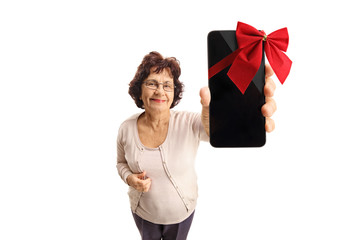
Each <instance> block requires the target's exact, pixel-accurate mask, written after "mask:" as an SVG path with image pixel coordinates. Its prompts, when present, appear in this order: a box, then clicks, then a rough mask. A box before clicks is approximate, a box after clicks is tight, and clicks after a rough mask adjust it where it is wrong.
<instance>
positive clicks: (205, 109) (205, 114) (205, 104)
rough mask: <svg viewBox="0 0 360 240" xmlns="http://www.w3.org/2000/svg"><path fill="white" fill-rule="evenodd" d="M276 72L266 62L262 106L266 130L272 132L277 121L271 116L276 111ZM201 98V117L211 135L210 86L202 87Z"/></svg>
mask: <svg viewBox="0 0 360 240" xmlns="http://www.w3.org/2000/svg"><path fill="white" fill-rule="evenodd" d="M273 74H274V71H273V70H272V68H271V67H270V65H269V64H265V86H264V95H265V104H264V105H263V106H262V107H261V112H262V114H263V115H264V117H265V119H266V122H265V130H266V132H268V133H270V132H272V131H273V130H274V129H275V122H274V120H273V119H271V118H270V117H271V116H272V115H273V114H274V112H275V111H276V103H275V100H274V99H273V98H272V97H273V96H274V92H275V88H276V85H275V83H274V81H273V80H272V78H271V76H272V75H273ZM200 98H201V101H200V102H201V105H202V112H201V119H202V123H203V125H204V128H205V130H206V132H207V134H208V135H209V104H210V90H209V88H208V87H203V88H201V89H200Z"/></svg>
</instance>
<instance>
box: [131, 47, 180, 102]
mask: <svg viewBox="0 0 360 240" xmlns="http://www.w3.org/2000/svg"><path fill="white" fill-rule="evenodd" d="M153 67H155V70H154V72H155V73H159V72H162V71H163V70H164V69H169V70H170V73H171V77H172V78H173V80H174V85H175V88H174V100H173V102H172V104H171V106H170V108H173V107H175V106H176V105H177V104H178V103H179V102H180V99H181V98H182V93H183V91H184V84H183V83H182V82H180V80H179V77H180V74H181V69H180V62H179V61H178V60H177V59H176V58H174V57H169V58H163V56H162V55H161V54H160V53H158V52H155V51H153V52H150V53H149V54H147V55H145V57H144V58H143V60H142V62H141V64H140V65H139V67H138V69H137V71H136V73H135V76H134V78H133V80H132V81H131V82H130V84H129V94H130V96H131V98H132V99H134V101H135V103H136V106H138V107H139V108H144V105H143V101H142V100H140V97H141V84H142V83H143V81H144V80H145V79H146V78H147V77H148V76H149V75H150V73H151V72H150V71H151V68H153Z"/></svg>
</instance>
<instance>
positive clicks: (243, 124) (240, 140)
mask: <svg viewBox="0 0 360 240" xmlns="http://www.w3.org/2000/svg"><path fill="white" fill-rule="evenodd" d="M207 41H208V67H209V69H210V68H211V67H212V66H213V65H214V64H216V63H217V62H219V61H220V60H222V59H223V58H225V57H226V56H228V55H229V54H231V53H232V52H234V51H235V50H236V49H237V48H238V45H237V40H236V35H235V31H212V32H210V33H209V34H208V38H207ZM229 68H230V66H228V67H225V68H224V69H222V70H221V71H220V72H218V73H217V74H216V75H214V76H212V77H211V78H210V79H209V89H210V93H211V102H210V144H211V145H212V146H213V147H261V146H263V145H265V142H266V133H265V118H264V116H263V115H262V113H261V107H262V106H263V105H264V103H265V96H264V85H265V58H264V52H263V54H262V60H261V65H260V68H259V70H258V71H257V73H256V75H255V77H254V78H253V80H252V81H251V83H250V85H249V86H248V88H247V89H246V91H245V93H244V94H242V93H241V92H240V90H239V89H238V88H237V86H236V85H235V84H234V83H233V82H232V80H231V79H230V78H229V77H228V76H227V72H228V71H229Z"/></svg>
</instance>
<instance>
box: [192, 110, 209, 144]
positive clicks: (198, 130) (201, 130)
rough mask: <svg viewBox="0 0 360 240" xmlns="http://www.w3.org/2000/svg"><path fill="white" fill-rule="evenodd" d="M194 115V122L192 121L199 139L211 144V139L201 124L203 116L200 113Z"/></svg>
mask: <svg viewBox="0 0 360 240" xmlns="http://www.w3.org/2000/svg"><path fill="white" fill-rule="evenodd" d="M192 114H193V121H192V124H193V129H194V130H195V132H196V133H197V134H198V136H199V139H200V140H201V141H205V142H209V140H210V138H209V136H208V135H207V134H206V131H205V128H204V125H203V124H202V122H201V114H200V113H192Z"/></svg>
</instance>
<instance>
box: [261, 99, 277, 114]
mask: <svg viewBox="0 0 360 240" xmlns="http://www.w3.org/2000/svg"><path fill="white" fill-rule="evenodd" d="M276 109H277V107H276V102H275V100H274V99H273V98H271V97H265V104H264V105H263V106H262V107H261V112H262V114H263V116H264V117H271V116H272V115H273V114H274V113H275V111H276Z"/></svg>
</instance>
